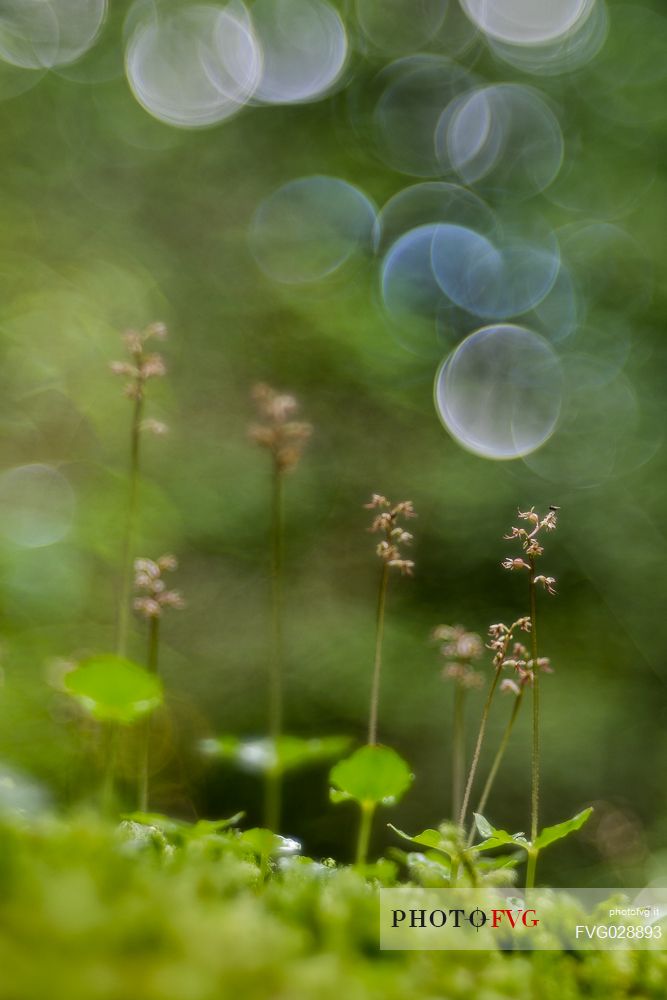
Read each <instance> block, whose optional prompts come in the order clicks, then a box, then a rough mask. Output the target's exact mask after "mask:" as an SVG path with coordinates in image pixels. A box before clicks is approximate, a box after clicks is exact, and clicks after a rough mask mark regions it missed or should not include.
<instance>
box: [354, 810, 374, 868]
mask: <svg viewBox="0 0 667 1000" xmlns="http://www.w3.org/2000/svg"><path fill="white" fill-rule="evenodd" d="M360 806H361V821H360V823H359V834H358V836H357V855H356V864H357V865H365V864H366V858H367V857H368V845H369V843H370V839H371V828H372V826H373V816H374V815H375V803H374V802H361V803H360Z"/></svg>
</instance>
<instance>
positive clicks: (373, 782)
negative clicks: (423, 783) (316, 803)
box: [329, 746, 414, 806]
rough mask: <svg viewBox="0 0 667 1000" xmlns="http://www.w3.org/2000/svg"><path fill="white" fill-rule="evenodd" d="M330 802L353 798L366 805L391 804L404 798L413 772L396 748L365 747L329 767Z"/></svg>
mask: <svg viewBox="0 0 667 1000" xmlns="http://www.w3.org/2000/svg"><path fill="white" fill-rule="evenodd" d="M329 778H330V780H331V783H332V785H333V786H334V787H333V788H332V790H331V800H332V802H342V801H344V800H345V799H354V800H355V801H356V802H361V803H363V804H365V805H369V806H370V805H380V804H381V805H385V806H389V805H393V804H394V803H395V802H398V801H399V799H401V798H402V797H403V795H404V794H405V792H406V791H407V790H408V788H409V787H410V785H411V784H412V781H413V778H414V775H413V774H412V773H411V771H410V768H409V767H408V765H407V764H406V762H405V761H404V760H403V758H402V757H400V756H399V754H397V753H396V751H395V750H392V749H391V748H390V747H384V746H365V747H361V748H360V749H359V750H355V752H354V753H353V754H352V756H351V757H346V758H345V760H341V761H339V762H338V764H335V765H334V767H332V769H331V771H330V774H329Z"/></svg>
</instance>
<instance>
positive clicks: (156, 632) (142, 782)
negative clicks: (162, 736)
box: [139, 617, 160, 812]
mask: <svg viewBox="0 0 667 1000" xmlns="http://www.w3.org/2000/svg"><path fill="white" fill-rule="evenodd" d="M159 646H160V619H159V618H157V617H153V618H151V619H150V620H149V624H148V652H147V656H146V666H147V668H148V670H150V672H151V673H152V674H157V672H158V650H159ZM150 740H151V718H150V716H148V718H146V719H145V720H144V723H143V728H142V733H141V760H140V765H139V811H140V812H148V802H149V773H150Z"/></svg>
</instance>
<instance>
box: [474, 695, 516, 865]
mask: <svg viewBox="0 0 667 1000" xmlns="http://www.w3.org/2000/svg"><path fill="white" fill-rule="evenodd" d="M523 692H524V688H523V687H522V688H521V689H520V690H519V693H518V695H517V696H516V698H515V699H514V705H513V706H512V714H511V715H510V717H509V720H508V722H507V725H506V727H505V732H504V733H503V736H502V739H501V741H500V744H499V746H498V749H497V750H496V755H495V757H494V758H493V763H492V764H491V770H490V771H489V775H488V777H487V779H486V782H485V784H484V788H483V789H482V794H481V795H480V798H479V802H478V803H477V809H476V810H475V812H477V813H479V814H481V815H484V809H485V808H486V803H487V802H488V800H489V795H490V794H491V789H492V788H493V783H494V781H495V780H496V775H497V774H498V771H499V769H500V765H501V764H502V760H503V757H504V756H505V751H506V750H507V747H508V744H509V741H510V737H511V735H512V729H513V728H514V723H515V722H516V717H517V715H518V714H519V709H520V708H521V702H522V701H523ZM474 838H475V827H474V825H473V826H471V828H470V833H469V834H468V842H467V844H466V847H472V842H473V840H474Z"/></svg>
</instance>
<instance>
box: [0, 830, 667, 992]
mask: <svg viewBox="0 0 667 1000" xmlns="http://www.w3.org/2000/svg"><path fill="white" fill-rule="evenodd" d="M168 841H170V842H168ZM395 871H396V869H395V867H394V866H393V865H392V863H390V862H386V863H383V864H381V865H380V866H379V868H377V869H376V871H375V876H376V877H374V878H373V877H371V878H370V879H366V878H363V877H362V876H361V875H360V874H359V873H357V872H356V871H354V870H353V869H351V868H346V867H337V866H335V865H334V864H333V862H325V863H324V864H322V863H316V862H311V861H309V860H307V859H303V858H299V857H292V858H289V859H287V858H286V859H283V861H278V862H277V863H275V864H274V863H272V866H271V870H270V872H269V873H268V874H267V873H266V872H262V870H261V867H260V865H259V864H258V863H257V860H256V858H255V857H254V855H253V853H252V850H251V849H250V848H249V846H248V845H247V844H245V845H244V843H243V841H242V838H241V837H240V835H239V834H237V833H236V832H233V831H230V832H227V831H225V832H221V833H218V832H213V831H212V830H210V831H209V830H208V829H207V828H206V827H202V828H200V829H199V831H198V833H197V835H196V836H181V835H180V834H176V835H175V836H169V837H168V840H167V838H165V836H164V835H163V833H162V832H161V831H158V830H157V829H155V828H146V827H144V828H140V827H137V826H134V825H128V824H125V825H124V826H121V827H120V828H119V827H118V826H117V825H115V824H107V823H102V822H101V821H100V820H99V819H97V818H95V817H92V816H79V817H73V818H70V820H69V821H67V822H65V821H63V820H49V821H40V822H39V823H37V824H33V825H31V826H30V827H29V828H28V827H25V826H23V827H20V826H16V825H15V824H13V825H9V826H5V827H3V828H2V830H1V832H0V998H1V1000H45V998H46V997H49V998H56V1000H57V998H60V997H62V998H67V1000H221V998H226V997H230V998H231V997H234V998H239V1000H241V998H242V1000H260V998H262V1000H263V998H267V1000H268V998H271V1000H315V998H317V1000H341V998H342V997H345V998H351V1000H366V998H382V1000H410V998H416V1000H420V998H424V1000H427V998H428V1000H436V998H443V1000H444V998H447V1000H469V998H471V997H474V998H475V1000H503V998H508V1000H535V998H536V997H539V998H540V1000H571V998H575V997H590V998H600V1000H617V998H619V1000H620V998H625V997H633V998H647V1000H648V998H651V1000H663V998H664V997H665V995H666V990H667V954H666V953H641V952H621V953H603V952H589V953H586V954H582V955H575V954H564V953H560V952H537V953H534V954H533V955H530V956H528V955H526V954H507V953H492V952H474V953H468V954H464V953H452V952H435V951H431V952H428V951H425V952H417V951H416V952H381V951H380V950H379V949H378V902H377V893H378V889H379V885H380V883H381V881H384V882H389V883H391V882H392V880H393V878H394V877H395ZM371 874H372V872H371Z"/></svg>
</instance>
